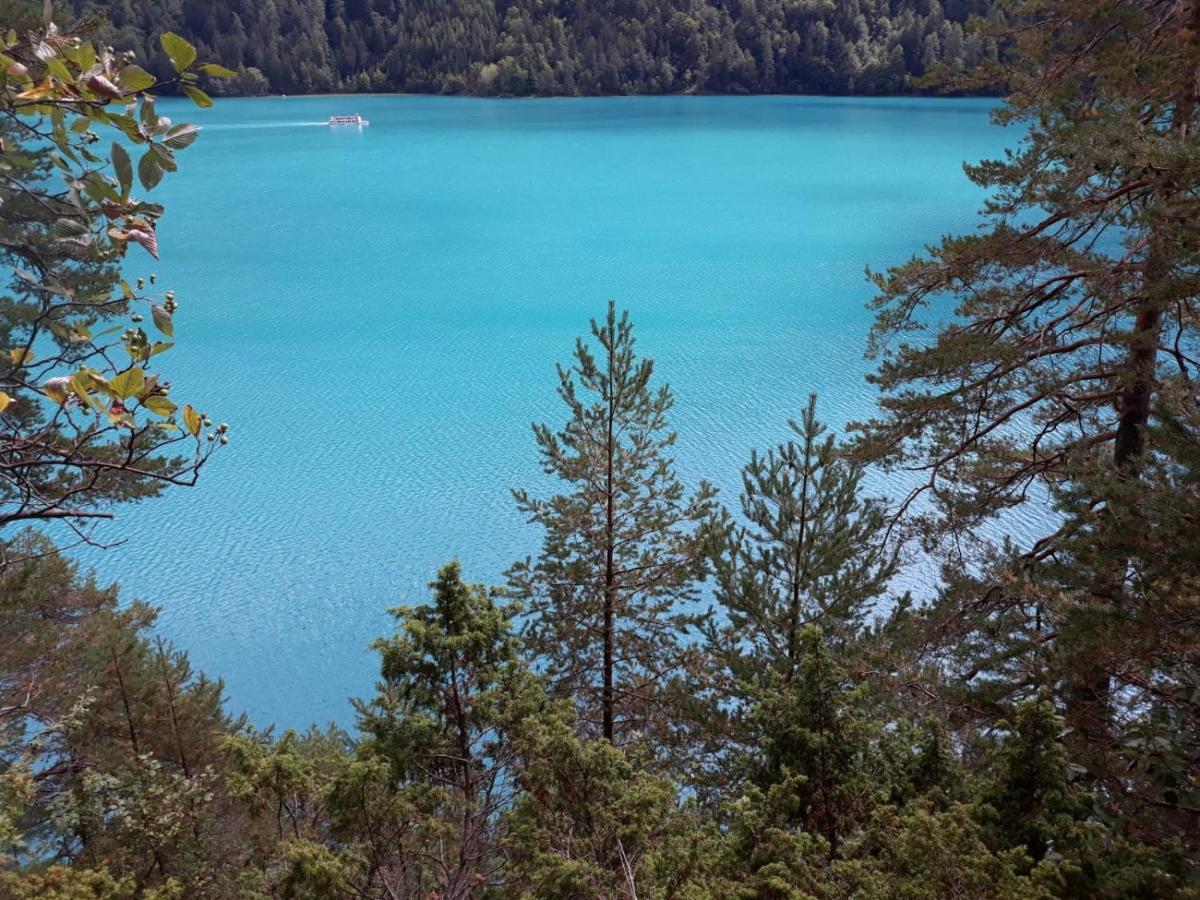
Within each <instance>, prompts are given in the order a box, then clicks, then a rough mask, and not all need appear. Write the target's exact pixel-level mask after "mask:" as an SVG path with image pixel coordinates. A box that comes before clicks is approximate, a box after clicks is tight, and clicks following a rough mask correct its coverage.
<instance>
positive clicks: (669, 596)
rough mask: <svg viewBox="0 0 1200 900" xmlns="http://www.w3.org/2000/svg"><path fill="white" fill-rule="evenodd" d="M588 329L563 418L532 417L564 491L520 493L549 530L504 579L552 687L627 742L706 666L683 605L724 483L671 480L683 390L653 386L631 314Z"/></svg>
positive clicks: (700, 568)
mask: <svg viewBox="0 0 1200 900" xmlns="http://www.w3.org/2000/svg"><path fill="white" fill-rule="evenodd" d="M592 336H593V337H594V338H595V340H596V342H597V343H598V344H599V345H600V353H599V355H598V356H597V355H593V352H592V351H591V350H590V349H589V348H588V346H587V345H586V344H585V343H584V341H583V339H582V338H580V339H579V340H578V341H577V342H576V346H575V365H574V366H573V367H572V368H570V369H567V368H563V367H562V366H559V368H558V378H559V388H558V394H559V397H560V398H562V401H563V402H564V403H565V404H566V406H567V408H568V410H569V412H570V419H569V420H568V422H567V424H566V425H565V426H564V428H563V430H562V431H560V432H555V431H552V430H551V429H550V428H549V427H548V426H546V425H535V426H534V435H535V437H536V439H537V443H538V448H539V450H540V451H541V455H542V468H543V469H544V470H545V472H546V473H547V474H548V475H552V476H554V477H556V478H558V479H560V480H561V481H562V482H563V483H564V485H565V486H566V488H567V490H568V493H563V494H558V495H555V496H553V497H550V498H549V499H546V500H541V499H535V498H532V497H530V496H529V495H528V494H527V493H526V492H524V491H516V492H515V496H516V499H517V504H518V506H519V507H520V508H521V510H522V512H524V513H526V514H527V515H528V516H529V519H530V521H532V522H535V523H537V524H538V525H540V526H541V527H542V528H543V529H544V531H545V538H544V542H543V545H542V553H541V556H539V557H538V559H537V560H536V561H534V560H532V559H526V560H524V561H521V562H519V563H517V564H516V565H515V566H513V568H512V569H511V570H510V572H509V579H510V582H511V585H512V589H513V591H514V593H515V594H516V595H517V596H518V597H521V598H522V599H524V600H527V601H528V608H529V613H530V618H529V620H528V628H527V637H528V640H529V642H530V644H531V646H532V648H533V650H534V652H535V653H537V654H538V656H539V658H540V661H541V662H543V664H544V666H545V671H546V673H547V675H548V677H549V678H550V681H551V684H552V686H553V688H554V689H555V690H556V691H557V692H559V693H561V694H565V695H569V696H571V697H573V698H574V699H575V701H576V703H577V705H578V708H579V710H580V715H581V717H582V719H583V720H584V722H586V723H587V725H588V727H589V729H590V730H591V731H592V732H595V733H599V734H600V735H601V736H603V737H604V738H606V739H607V740H610V741H611V740H618V741H619V742H622V743H623V742H627V741H629V740H630V739H632V738H633V737H634V736H635V735H636V734H637V733H639V732H649V731H657V732H658V733H659V736H660V737H662V736H663V735H664V734H665V731H666V730H667V729H669V727H670V723H671V718H672V715H671V710H672V706H673V705H674V704H677V703H678V701H679V698H680V696H681V695H686V694H687V693H688V692H689V688H688V680H687V679H688V678H689V677H691V676H692V675H693V674H694V672H695V671H696V669H697V668H698V652H697V649H696V648H695V647H694V646H690V645H689V644H688V643H687V642H686V640H687V638H688V636H689V633H691V632H692V630H693V629H694V628H695V627H696V626H697V625H698V624H699V623H700V621H701V619H700V617H698V616H696V615H694V614H692V613H689V612H685V607H686V606H688V605H693V606H694V605H695V604H694V600H695V583H696V581H697V580H698V579H700V578H702V577H703V576H704V574H705V568H706V561H705V554H704V540H705V539H704V537H703V535H702V533H701V525H702V523H703V522H705V520H707V519H708V518H709V516H710V515H711V512H712V498H713V496H714V493H715V491H714V490H713V489H712V487H711V486H709V485H708V484H707V483H705V482H701V484H700V485H699V487H698V488H697V490H696V492H695V494H694V495H692V496H690V497H689V496H687V493H686V491H685V489H684V486H683V484H682V483H681V482H680V481H679V480H678V478H677V477H676V475H675V467H674V460H673V459H672V458H671V457H670V455H669V453H670V450H671V447H672V446H673V445H674V443H675V433H674V432H672V431H670V429H669V426H668V424H667V414H668V412H669V411H670V409H671V407H672V405H673V404H674V398H673V397H672V395H671V391H670V388H668V387H667V386H666V385H663V386H661V387H659V388H658V389H657V390H653V389H651V387H650V379H651V376H652V374H653V371H654V365H653V363H652V362H651V361H650V360H647V359H639V358H638V357H637V355H636V353H635V352H634V337H633V326H632V325H631V324H630V321H629V316H628V314H627V313H625V314H622V315H621V317H620V318H619V319H618V318H617V313H616V308H615V306H614V305H613V304H612V303H609V306H608V315H607V317H606V319H605V320H604V322H603V323H599V322H596V321H593V322H592ZM676 708H677V706H676Z"/></svg>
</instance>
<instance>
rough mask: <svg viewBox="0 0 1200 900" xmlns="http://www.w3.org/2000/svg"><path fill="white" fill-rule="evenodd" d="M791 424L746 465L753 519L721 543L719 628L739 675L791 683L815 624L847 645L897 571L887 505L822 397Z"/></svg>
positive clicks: (746, 496) (726, 532) (745, 508)
mask: <svg viewBox="0 0 1200 900" xmlns="http://www.w3.org/2000/svg"><path fill="white" fill-rule="evenodd" d="M788 424H789V426H790V428H791V430H792V432H793V433H794V434H795V439H789V440H787V441H786V442H785V443H783V444H780V445H779V446H778V447H775V448H772V449H771V450H768V451H767V454H766V455H765V456H761V455H759V454H758V452H757V451H752V452H751V455H750V462H749V464H747V466H746V467H745V468H744V469H743V470H742V484H743V492H742V495H741V507H742V517H743V519H744V521H745V524H738V525H735V524H733V523H732V521H731V520H730V519H729V518H728V517H726V518H725V519H724V521H723V527H722V528H721V529H719V533H720V534H721V539H719V541H718V543H717V546H716V547H715V550H716V552H715V553H714V560H713V566H714V573H715V579H716V599H717V602H718V604H719V605H720V606H721V608H722V610H723V612H724V616H725V621H724V622H723V623H721V624H720V625H719V626H710V627H709V632H710V637H711V638H712V640H713V643H714V644H715V645H716V646H717V647H718V648H719V653H720V656H721V658H722V660H723V661H724V662H725V664H726V665H727V666H728V667H729V669H730V671H731V674H732V675H733V676H734V678H735V681H743V682H744V681H747V680H758V681H761V680H762V679H763V678H764V677H765V676H766V675H767V673H769V672H773V673H775V674H778V675H782V676H783V677H784V678H785V679H787V680H790V678H791V677H792V674H793V673H794V672H795V669H796V666H797V664H798V662H799V659H800V650H801V644H800V633H801V631H802V629H803V628H804V627H805V626H807V625H819V626H820V627H821V629H822V631H823V632H824V633H825V635H826V640H827V641H830V642H836V643H840V644H843V645H844V644H845V643H846V642H847V641H848V640H849V639H851V638H853V637H854V636H855V635H856V634H857V633H858V632H859V631H860V630H861V628H862V626H863V623H864V619H865V617H866V615H867V614H868V613H869V612H870V611H871V606H872V604H873V603H874V602H875V601H877V600H878V599H879V598H880V597H881V596H882V595H883V594H884V592H885V591H886V589H887V585H888V580H889V579H890V577H891V576H892V574H893V573H894V572H895V568H896V566H895V556H894V554H891V553H889V552H887V551H886V550H885V548H884V546H883V543H882V538H883V533H884V530H885V527H884V526H885V522H884V512H883V509H882V508H881V507H880V506H879V504H877V503H875V502H872V501H864V500H861V499H860V497H859V485H860V482H861V477H862V476H861V471H860V470H859V469H858V468H856V467H854V466H852V465H850V464H848V463H846V462H845V461H843V460H842V459H841V458H840V456H839V453H838V448H837V447H836V445H835V441H834V437H833V435H831V434H827V433H826V432H827V429H826V427H825V425H824V424H822V423H821V422H820V421H819V420H818V419H817V398H816V395H815V394H814V395H812V396H810V397H809V400H808V404H807V406H806V407H805V409H804V413H803V415H802V416H801V418H800V421H799V422H796V421H794V420H793V421H790V422H789V423H788Z"/></svg>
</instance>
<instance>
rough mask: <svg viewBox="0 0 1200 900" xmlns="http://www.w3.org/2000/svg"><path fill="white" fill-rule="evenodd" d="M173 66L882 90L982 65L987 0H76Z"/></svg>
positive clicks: (281, 84)
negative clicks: (186, 45)
mask: <svg viewBox="0 0 1200 900" xmlns="http://www.w3.org/2000/svg"><path fill="white" fill-rule="evenodd" d="M76 6H77V9H78V10H79V11H80V12H83V13H85V14H94V15H96V16H98V17H103V18H104V19H106V20H107V21H109V22H110V23H111V31H110V33H109V34H107V35H106V36H105V40H106V41H108V42H110V43H112V44H113V45H114V46H115V47H116V48H117V49H119V50H133V51H134V52H135V53H136V54H137V56H138V58H139V59H142V60H146V61H148V62H149V65H148V68H149V69H150V71H151V72H152V73H153V74H155V75H158V76H165V75H166V74H167V73H168V72H169V71H170V65H169V63H168V61H167V59H166V57H165V56H164V55H163V54H162V53H161V51H160V50H159V48H158V35H160V34H162V33H163V32H167V31H171V32H176V33H178V34H180V35H182V36H183V37H185V38H186V39H188V40H189V41H191V42H192V43H193V44H195V46H196V47H197V49H198V50H199V51H200V52H201V54H202V55H203V56H205V57H206V58H214V59H219V60H221V62H222V64H224V65H226V66H228V67H230V68H231V69H235V70H237V71H238V73H239V75H238V78H236V79H233V80H231V81H227V82H224V83H223V84H222V85H221V86H220V87H221V89H222V90H224V91H225V92H227V93H239V94H265V93H285V94H308V93H324V92H330V91H360V92H367V91H407V92H414V93H450V94H481V95H488V96H491V95H517V96H520V95H539V96H542V95H567V96H572V95H597V94H661V93H675V92H701V93H738V94H743V93H759V94H772V93H809V94H894V93H901V92H905V91H907V90H910V89H911V86H910V84H909V81H908V78H909V76H921V75H924V74H925V73H927V72H929V71H931V70H933V69H935V68H939V67H942V66H945V67H947V68H950V69H955V70H963V69H972V68H974V67H976V66H977V65H978V64H980V63H981V62H985V61H988V60H994V58H995V42H994V41H993V40H992V39H990V38H984V37H982V36H980V35H979V34H978V33H975V32H974V31H972V30H969V29H967V28H966V27H965V26H966V24H967V22H968V20H970V19H971V17H973V16H987V15H988V14H989V10H990V9H991V7H992V4H991V3H990V2H989V0H946V2H945V3H942V2H939V0H843V2H836V3H835V2H831V0H738V2H735V3H725V2H717V0H613V2H609V0H603V2H595V0H549V2H547V0H511V2H510V0H411V2H410V0H265V2H260V0H115V2H100V0H79V2H77V3H76Z"/></svg>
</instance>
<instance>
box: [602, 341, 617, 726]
mask: <svg viewBox="0 0 1200 900" xmlns="http://www.w3.org/2000/svg"><path fill="white" fill-rule="evenodd" d="M615 342H616V330H615V328H614V327H613V326H612V323H611V322H610V323H609V330H608V372H607V379H608V421H607V423H606V424H607V428H608V435H607V442H606V444H605V446H604V452H605V470H604V491H605V494H604V512H605V523H604V687H603V694H602V696H601V705H602V706H603V719H604V721H603V732H604V738H605V740H607V741H609V742H610V743H611V742H612V740H613V734H614V719H615V715H614V710H613V707H614V705H615V699H616V698H615V692H614V690H613V628H614V620H615V618H616V605H617V576H616V559H615V556H614V554H615V552H616V547H615V546H614V543H613V541H614V537H613V532H614V530H615V520H616V510H615V509H614V508H613V507H614V505H615V504H614V497H613V418H614V417H615V416H616V397H615V395H614V393H613V376H612V370H613V355H612V348H613V345H614V343H615Z"/></svg>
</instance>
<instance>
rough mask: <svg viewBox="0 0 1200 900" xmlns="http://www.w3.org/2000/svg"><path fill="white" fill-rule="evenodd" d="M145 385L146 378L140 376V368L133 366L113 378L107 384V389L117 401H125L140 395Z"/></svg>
mask: <svg viewBox="0 0 1200 900" xmlns="http://www.w3.org/2000/svg"><path fill="white" fill-rule="evenodd" d="M145 383H146V378H145V375H143V374H142V369H141V366H133V367H131V368H128V369H126V370H125V371H124V372H122V373H121V374H120V375H115V376H113V378H112V379H110V380H109V382H108V387H109V389H110V390H111V391H112V392H113V393H114V394H116V395H117V397H118V398H119V399H121V400H125V399H127V398H129V397H132V396H134V395H135V394H140V393H141V392H142V388H143V387H144V386H145Z"/></svg>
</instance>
